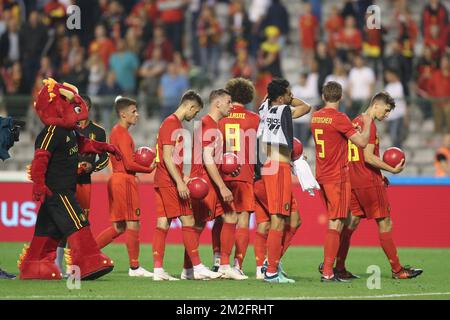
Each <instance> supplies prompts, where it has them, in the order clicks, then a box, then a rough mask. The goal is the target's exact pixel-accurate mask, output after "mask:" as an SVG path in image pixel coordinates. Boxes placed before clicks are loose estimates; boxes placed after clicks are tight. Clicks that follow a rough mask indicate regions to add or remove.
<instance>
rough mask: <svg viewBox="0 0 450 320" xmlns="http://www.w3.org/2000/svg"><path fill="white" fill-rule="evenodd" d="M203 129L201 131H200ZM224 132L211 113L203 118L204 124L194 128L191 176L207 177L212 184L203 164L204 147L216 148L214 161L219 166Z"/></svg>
mask: <svg viewBox="0 0 450 320" xmlns="http://www.w3.org/2000/svg"><path fill="white" fill-rule="evenodd" d="M200 130H201V132H200ZM222 146H223V141H222V134H221V133H220V130H219V123H218V122H216V121H214V119H213V118H211V116H210V115H209V114H207V115H205V116H204V117H203V118H202V124H201V126H200V127H197V128H196V129H195V130H194V149H193V152H192V159H193V163H192V166H191V177H200V178H203V179H205V180H206V181H207V182H208V183H209V184H210V185H212V181H211V179H210V178H209V175H208V172H207V171H206V168H205V166H204V165H203V149H204V148H205V147H213V148H214V153H213V156H214V162H215V163H216V165H217V168H219V166H220V163H221V160H222V159H219V158H218V156H220V155H222V150H221V149H222V148H223V147H222Z"/></svg>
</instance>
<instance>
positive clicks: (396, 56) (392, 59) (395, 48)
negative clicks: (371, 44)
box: [383, 40, 409, 88]
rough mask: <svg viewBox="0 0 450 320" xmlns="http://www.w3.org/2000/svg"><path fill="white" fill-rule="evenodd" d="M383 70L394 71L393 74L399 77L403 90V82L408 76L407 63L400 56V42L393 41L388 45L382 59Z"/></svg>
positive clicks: (404, 58)
mask: <svg viewBox="0 0 450 320" xmlns="http://www.w3.org/2000/svg"><path fill="white" fill-rule="evenodd" d="M383 65H384V69H385V70H387V69H389V70H395V73H397V75H398V76H399V77H400V80H401V81H402V84H403V88H405V85H404V82H406V79H407V74H408V67H409V66H408V61H406V57H405V56H404V55H403V54H402V46H401V44H400V42H398V41H396V40H394V41H392V42H391V43H389V44H388V50H387V55H386V57H385V59H384V63H383Z"/></svg>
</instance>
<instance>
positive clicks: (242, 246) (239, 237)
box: [234, 228, 249, 268]
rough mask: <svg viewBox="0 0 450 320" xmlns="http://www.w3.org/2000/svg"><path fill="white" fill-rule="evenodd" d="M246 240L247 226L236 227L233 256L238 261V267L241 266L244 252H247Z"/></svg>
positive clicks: (247, 235) (247, 236)
mask: <svg viewBox="0 0 450 320" xmlns="http://www.w3.org/2000/svg"><path fill="white" fill-rule="evenodd" d="M248 242H249V232H248V228H237V229H236V250H235V253H234V258H235V259H236V260H237V262H238V263H239V268H242V263H243V262H244V258H245V254H246V253H247V248H248Z"/></svg>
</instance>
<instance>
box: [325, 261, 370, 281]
mask: <svg viewBox="0 0 450 320" xmlns="http://www.w3.org/2000/svg"><path fill="white" fill-rule="evenodd" d="M317 269H318V270H319V273H320V274H322V273H323V262H321V263H320V264H319V267H318V268H317ZM333 272H334V274H335V275H337V276H338V278H339V279H341V280H351V279H361V277H360V276H357V275H356V274H353V273H351V272H350V271H348V270H345V269H344V270H341V271H338V270H337V269H336V268H333Z"/></svg>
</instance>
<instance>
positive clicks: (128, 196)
mask: <svg viewBox="0 0 450 320" xmlns="http://www.w3.org/2000/svg"><path fill="white" fill-rule="evenodd" d="M108 198H109V215H110V220H111V221H112V222H118V221H139V220H140V215H141V209H140V206H139V192H138V187H137V183H136V177H135V176H134V175H130V174H126V173H113V174H112V175H111V178H109V181H108Z"/></svg>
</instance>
